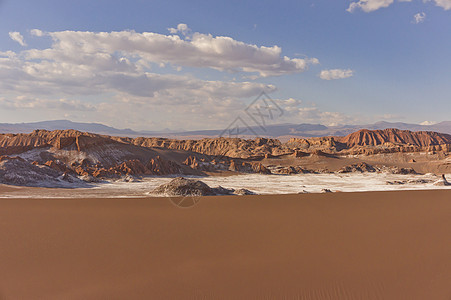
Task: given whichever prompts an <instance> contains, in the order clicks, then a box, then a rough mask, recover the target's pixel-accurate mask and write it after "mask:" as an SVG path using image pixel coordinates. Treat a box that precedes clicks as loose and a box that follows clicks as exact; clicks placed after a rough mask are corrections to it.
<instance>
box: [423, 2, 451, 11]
mask: <svg viewBox="0 0 451 300" xmlns="http://www.w3.org/2000/svg"><path fill="white" fill-rule="evenodd" d="M429 1H431V0H429ZM429 1H428V2H429ZM432 1H434V2H435V5H436V6H439V7H442V8H443V9H445V10H448V9H451V0H432Z"/></svg>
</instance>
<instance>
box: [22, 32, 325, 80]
mask: <svg viewBox="0 0 451 300" xmlns="http://www.w3.org/2000/svg"><path fill="white" fill-rule="evenodd" d="M170 31H171V32H182V33H183V32H187V31H189V28H188V27H187V26H186V25H185V24H179V25H178V26H177V28H171V29H170ZM32 34H34V35H36V36H42V35H44V34H45V35H49V36H50V37H51V38H52V40H53V45H52V47H51V48H49V49H45V50H44V51H41V50H33V51H29V52H28V53H27V54H28V58H30V59H31V58H32V57H34V58H36V59H54V58H55V57H61V58H62V57H64V58H65V59H67V60H72V61H74V60H78V61H80V62H81V61H82V60H83V59H85V58H87V57H88V56H89V57H94V56H95V55H96V54H98V55H97V56H102V55H103V56H107V55H110V54H113V53H120V54H121V55H122V56H124V57H126V58H128V59H130V57H134V58H139V59H140V60H141V63H143V64H149V63H155V64H172V65H175V66H182V67H198V68H211V69H216V70H220V71H228V72H245V73H257V74H258V75H259V76H262V77H268V76H279V75H284V74H292V73H300V72H304V71H306V70H307V69H308V65H310V64H317V63H318V59H316V58H302V59H301V58H289V57H287V56H283V55H282V49H281V48H280V47H278V46H271V47H266V46H257V45H252V44H247V43H245V42H241V41H237V40H234V39H233V38H231V37H226V36H216V37H215V36H212V35H211V34H203V33H198V32H195V33H193V34H192V35H191V36H190V37H189V38H181V37H180V36H178V35H163V34H158V33H153V32H144V33H137V32H134V31H119V32H83V31H59V32H47V33H43V32H41V31H38V30H33V31H32Z"/></svg>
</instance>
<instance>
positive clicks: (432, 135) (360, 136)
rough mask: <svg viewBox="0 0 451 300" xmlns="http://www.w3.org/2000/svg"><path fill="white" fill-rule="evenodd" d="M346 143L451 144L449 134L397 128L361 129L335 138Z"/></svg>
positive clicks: (348, 145)
mask: <svg viewBox="0 0 451 300" xmlns="http://www.w3.org/2000/svg"><path fill="white" fill-rule="evenodd" d="M336 139H337V141H339V142H341V143H344V144H346V146H347V148H352V147H355V146H378V145H384V144H387V143H390V144H393V145H407V146H417V147H422V148H424V147H429V146H435V145H445V144H451V135H449V134H443V133H437V132H431V131H409V130H399V129H393V128H390V129H384V130H368V129H362V130H359V131H357V132H354V133H351V134H349V135H347V136H345V137H338V138H336Z"/></svg>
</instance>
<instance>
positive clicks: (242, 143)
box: [0, 129, 451, 197]
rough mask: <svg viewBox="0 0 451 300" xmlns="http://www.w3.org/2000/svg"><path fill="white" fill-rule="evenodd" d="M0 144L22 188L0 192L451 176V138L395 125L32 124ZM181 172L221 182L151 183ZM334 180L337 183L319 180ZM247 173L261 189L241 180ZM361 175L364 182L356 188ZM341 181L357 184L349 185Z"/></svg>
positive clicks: (136, 191)
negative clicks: (184, 130)
mask: <svg viewBox="0 0 451 300" xmlns="http://www.w3.org/2000/svg"><path fill="white" fill-rule="evenodd" d="M0 146H1V148H0V155H2V156H1V158H0V174H1V175H2V176H1V178H0V182H1V183H2V184H4V185H9V186H11V187H13V186H15V187H17V186H21V187H29V188H27V189H9V190H8V192H6V191H5V192H4V193H2V197H11V196H16V197H17V196H19V195H21V196H25V197H26V196H34V197H44V196H50V195H58V196H59V197H62V196H65V197H70V196H71V195H74V196H80V195H85V196H88V195H89V196H96V195H98V196H106V195H108V194H109V196H110V197H123V196H146V195H153V196H187V195H196V193H197V194H198V195H213V194H240V193H246V192H247V193H252V194H254V193H256V194H259V193H263V194H268V193H276V194H277V193H298V192H319V191H371V190H386V189H389V190H397V189H409V188H411V189H422V188H423V189H430V188H447V187H449V185H448V183H447V181H446V177H445V179H443V178H442V174H450V173H451V156H450V150H451V135H448V134H441V133H437V132H423V131H419V132H413V131H408V130H398V129H385V130H366V129H362V130H359V131H356V132H354V133H351V134H349V135H347V136H335V137H334V136H327V137H315V138H291V139H289V140H288V141H286V142H285V143H282V142H280V141H279V140H277V139H269V138H255V139H252V140H246V139H240V138H224V137H223V138H204V139H200V140H176V139H168V138H145V137H138V138H127V137H117V136H106V135H99V134H92V133H87V132H80V131H75V130H54V131H46V130H35V131H33V132H32V133H29V134H3V135H1V136H0ZM365 174H371V176H370V175H365ZM256 175H259V176H256ZM181 176H185V177H187V178H200V179H202V180H205V181H207V182H210V184H211V185H212V186H211V188H215V187H217V186H219V188H222V189H220V190H214V191H208V192H205V191H201V190H193V191H178V192H177V191H169V190H165V191H164V192H163V191H160V192H158V190H155V188H156V187H157V186H158V185H160V184H164V183H168V182H169V181H170V180H172V179H173V178H174V177H181ZM350 176H351V177H350ZM445 176H446V175H445ZM339 178H341V184H340V183H338V184H335V185H331V183H328V181H327V179H332V180H338V181H340V180H339ZM234 179H236V180H234ZM252 179H255V181H256V182H260V185H264V186H266V188H267V189H266V190H264V189H263V190H261V188H258V187H254V186H253V185H252V184H251V185H249V184H248V185H246V181H247V182H248V183H251V181H252ZM359 179H360V180H363V182H362V183H361V184H360V186H359V185H358V181H359ZM365 179H366V180H368V179H370V180H371V179H378V180H379V182H377V183H375V182H371V181H366V182H365ZM347 181H352V185H353V186H354V187H357V186H359V188H357V189H354V190H353V189H349V188H348V189H347V188H346V186H347V185H346V182H347ZM221 182H223V184H224V183H225V184H228V186H222V185H220V184H219V183H221ZM315 182H316V186H315V188H310V190H309V183H312V184H313V183H315ZM136 183H141V184H136ZM348 183H349V182H348ZM243 184H244V186H243ZM284 184H285V185H287V186H286V187H285V188H284ZM321 184H323V185H324V186H323V187H322V188H321V186H320V185H321ZM381 184H382V188H381ZM214 185H215V186H214ZM231 185H233V186H231ZM348 185H349V184H348ZM384 186H385V187H384ZM33 187H34V189H33ZM249 187H254V190H252V189H251V188H249ZM340 187H341V188H340ZM39 188H40V189H39ZM42 188H47V189H42ZM51 188H60V191H58V192H55V191H53V190H51ZM90 188H92V189H90ZM112 188H116V190H115V189H112ZM77 190H78V191H77ZM234 190H237V192H236V193H235V192H234ZM154 191H155V192H154ZM80 192H81V194H80ZM205 193H206V194H205Z"/></svg>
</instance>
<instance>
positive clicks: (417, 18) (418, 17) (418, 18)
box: [413, 12, 426, 24]
mask: <svg viewBox="0 0 451 300" xmlns="http://www.w3.org/2000/svg"><path fill="white" fill-rule="evenodd" d="M425 19H426V13H424V12H419V13H417V14H415V15H414V16H413V23H415V24H420V23H423V22H424V20H425Z"/></svg>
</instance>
